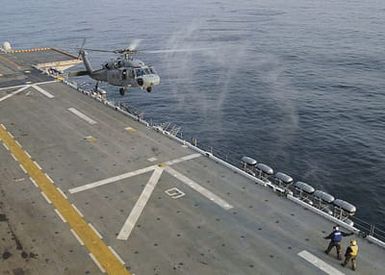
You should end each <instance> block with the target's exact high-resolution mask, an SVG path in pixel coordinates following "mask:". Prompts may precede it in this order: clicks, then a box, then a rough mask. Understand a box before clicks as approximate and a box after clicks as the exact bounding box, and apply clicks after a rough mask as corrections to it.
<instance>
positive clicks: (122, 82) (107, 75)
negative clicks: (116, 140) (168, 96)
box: [68, 39, 212, 96]
mask: <svg viewBox="0 0 385 275" xmlns="http://www.w3.org/2000/svg"><path fill="white" fill-rule="evenodd" d="M140 41H141V40H140V39H136V40H134V41H133V42H132V43H131V44H130V45H129V46H128V48H123V49H117V50H102V49H87V48H83V46H84V44H85V39H84V40H83V43H82V46H81V47H80V49H79V58H80V57H81V58H82V60H83V63H84V66H85V67H86V71H78V72H70V73H68V76H82V75H89V76H90V77H91V78H92V79H95V80H96V81H97V82H96V86H95V90H97V89H98V84H99V81H104V82H107V83H108V84H111V85H113V86H118V87H121V88H120V89H119V92H120V94H121V95H122V96H123V95H124V94H125V92H126V91H127V90H128V88H131V87H133V88H140V89H142V90H146V91H147V92H149V93H150V92H151V91H152V88H153V87H154V86H156V85H159V83H160V77H159V75H158V74H157V73H156V71H155V70H154V68H153V67H152V66H149V65H146V64H145V63H144V62H143V61H141V60H139V59H136V58H134V57H133V55H134V54H136V53H138V52H145V53H174V52H192V51H204V50H212V49H209V48H199V49H166V50H140V51H138V50H136V47H137V46H138V44H139V42H140ZM87 51H94V52H109V53H114V54H119V55H120V56H119V57H118V58H116V59H112V60H111V61H108V62H105V63H104V64H103V65H102V68H101V69H98V70H94V69H93V68H92V66H91V63H90V61H89V60H88V58H87Z"/></svg>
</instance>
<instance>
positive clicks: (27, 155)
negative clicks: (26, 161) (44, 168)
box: [24, 150, 32, 158]
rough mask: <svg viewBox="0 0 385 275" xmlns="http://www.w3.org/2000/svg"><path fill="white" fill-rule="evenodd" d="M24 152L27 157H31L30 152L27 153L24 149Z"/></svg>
mask: <svg viewBox="0 0 385 275" xmlns="http://www.w3.org/2000/svg"><path fill="white" fill-rule="evenodd" d="M24 153H25V154H26V155H27V156H28V157H29V158H32V157H31V155H30V154H28V152H27V151H25V150H24Z"/></svg>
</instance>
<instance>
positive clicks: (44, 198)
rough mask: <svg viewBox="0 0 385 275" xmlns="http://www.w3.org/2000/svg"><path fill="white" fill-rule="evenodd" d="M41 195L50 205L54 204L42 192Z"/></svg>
mask: <svg viewBox="0 0 385 275" xmlns="http://www.w3.org/2000/svg"><path fill="white" fill-rule="evenodd" d="M40 193H41V195H42V196H43V198H44V199H45V200H46V201H47V202H48V203H49V204H51V203H52V202H51V201H50V199H49V198H48V197H47V195H46V194H44V193H43V192H40Z"/></svg>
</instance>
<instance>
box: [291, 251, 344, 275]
mask: <svg viewBox="0 0 385 275" xmlns="http://www.w3.org/2000/svg"><path fill="white" fill-rule="evenodd" d="M298 256H300V257H301V258H303V259H305V260H306V261H308V262H309V263H311V264H312V265H314V266H316V267H318V268H319V269H321V270H322V271H323V272H325V273H327V274H330V275H344V274H345V273H342V272H341V271H339V270H337V269H336V268H334V267H332V266H331V265H329V264H327V263H325V262H324V261H322V260H321V259H320V258H318V257H316V256H314V255H313V254H311V253H310V252H308V251H306V250H302V251H301V252H299V253H298Z"/></svg>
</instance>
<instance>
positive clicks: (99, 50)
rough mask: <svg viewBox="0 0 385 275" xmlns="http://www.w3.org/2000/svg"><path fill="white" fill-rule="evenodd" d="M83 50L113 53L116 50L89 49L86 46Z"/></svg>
mask: <svg viewBox="0 0 385 275" xmlns="http://www.w3.org/2000/svg"><path fill="white" fill-rule="evenodd" d="M83 50H85V51H92V52H103V53H113V52H114V51H110V50H101V49H88V48H84V49H83Z"/></svg>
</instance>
